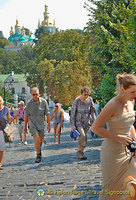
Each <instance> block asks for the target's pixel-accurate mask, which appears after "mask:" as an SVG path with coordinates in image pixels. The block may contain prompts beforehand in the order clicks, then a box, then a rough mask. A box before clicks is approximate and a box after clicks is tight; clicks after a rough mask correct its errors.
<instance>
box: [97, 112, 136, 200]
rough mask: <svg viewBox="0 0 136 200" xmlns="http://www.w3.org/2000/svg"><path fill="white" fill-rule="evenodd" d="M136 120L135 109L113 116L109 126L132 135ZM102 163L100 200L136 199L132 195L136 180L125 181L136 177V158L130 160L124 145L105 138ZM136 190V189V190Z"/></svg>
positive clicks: (113, 130) (121, 132) (124, 133)
mask: <svg viewBox="0 0 136 200" xmlns="http://www.w3.org/2000/svg"><path fill="white" fill-rule="evenodd" d="M134 120H135V111H134V110H132V109H131V110H130V111H129V112H127V113H125V114H123V115H121V116H120V117H118V118H117V117H112V118H111V119H110V120H109V121H108V122H107V126H108V129H110V130H111V131H112V132H113V133H114V134H118V135H125V136H130V128H131V126H132V125H133V123H134ZM100 156H101V165H102V177H103V183H102V191H101V193H100V195H99V200H123V199H124V200H136V196H135V197H134V198H131V197H130V191H129V190H130V188H131V184H134V185H135V186H134V187H135V189H136V180H133V181H132V180H129V181H128V183H126V182H125V180H126V178H127V179H128V176H131V177H132V178H134V179H136V158H134V157H133V158H132V160H131V162H130V163H129V161H130V157H131V155H130V153H129V152H126V148H125V146H124V145H122V144H120V143H118V142H115V141H112V140H110V139H107V138H106V139H105V140H104V142H103V144H102V149H101V155H100ZM134 192H135V191H134Z"/></svg>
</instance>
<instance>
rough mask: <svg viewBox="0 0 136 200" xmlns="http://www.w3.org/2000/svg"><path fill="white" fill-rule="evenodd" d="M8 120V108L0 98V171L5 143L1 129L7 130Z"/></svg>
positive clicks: (9, 118)
mask: <svg viewBox="0 0 136 200" xmlns="http://www.w3.org/2000/svg"><path fill="white" fill-rule="evenodd" d="M10 120H11V116H10V111H9V108H8V107H7V106H4V105H3V98H2V97H1V96H0V123H1V125H2V127H1V126H0V170H2V169H4V168H3V164H2V159H3V155H4V150H5V141H4V134H3V131H2V129H4V130H5V131H6V130H7V129H8V127H7V125H8V123H10Z"/></svg>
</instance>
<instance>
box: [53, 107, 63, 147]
mask: <svg viewBox="0 0 136 200" xmlns="http://www.w3.org/2000/svg"><path fill="white" fill-rule="evenodd" d="M51 119H53V127H54V143H56V134H57V135H58V144H60V135H61V128H63V121H64V116H63V110H62V109H61V104H60V103H56V104H55V107H54V110H53V111H52V114H51Z"/></svg>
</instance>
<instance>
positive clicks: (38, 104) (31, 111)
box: [24, 87, 50, 163]
mask: <svg viewBox="0 0 136 200" xmlns="http://www.w3.org/2000/svg"><path fill="white" fill-rule="evenodd" d="M31 95H32V99H31V100H30V102H28V104H27V106H26V112H25V128H24V131H27V124H28V121H29V131H30V133H31V135H32V136H33V138H34V144H35V150H36V153H37V157H36V160H35V162H36V163H39V162H41V156H42V155H41V146H42V142H43V140H44V129H45V126H46V121H47V123H48V126H47V130H48V132H50V113H49V108H48V104H47V101H46V100H45V99H43V98H41V97H39V89H38V88H36V87H35V88H32V92H31Z"/></svg>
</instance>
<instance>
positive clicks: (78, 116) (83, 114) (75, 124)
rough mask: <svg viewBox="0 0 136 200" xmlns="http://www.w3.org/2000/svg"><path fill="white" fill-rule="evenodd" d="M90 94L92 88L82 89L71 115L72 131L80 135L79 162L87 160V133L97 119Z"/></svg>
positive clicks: (85, 87)
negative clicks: (85, 151)
mask: <svg viewBox="0 0 136 200" xmlns="http://www.w3.org/2000/svg"><path fill="white" fill-rule="evenodd" d="M89 94H90V88H89V87H87V86H84V87H83V88H82V89H81V96H79V97H77V98H76V99H75V100H74V103H73V105H72V109H71V114H70V122H71V126H72V131H73V129H74V128H76V129H77V130H78V132H79V133H80V136H79V139H78V151H77V157H78V159H79V160H86V159H87V157H86V156H85V154H84V149H85V147H86V143H87V133H88V130H89V128H90V126H91V125H92V123H93V122H94V120H95V118H96V111H95V107H94V103H93V100H92V98H91V97H90V96H89Z"/></svg>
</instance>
